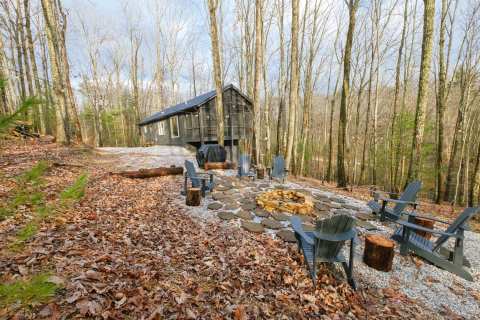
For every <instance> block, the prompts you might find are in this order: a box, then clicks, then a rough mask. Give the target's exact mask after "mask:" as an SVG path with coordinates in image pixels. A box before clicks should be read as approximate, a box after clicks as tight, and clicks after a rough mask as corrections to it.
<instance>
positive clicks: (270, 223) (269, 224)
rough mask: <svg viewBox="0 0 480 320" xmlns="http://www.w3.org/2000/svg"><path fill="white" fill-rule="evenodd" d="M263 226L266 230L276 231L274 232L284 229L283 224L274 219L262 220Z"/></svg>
mask: <svg viewBox="0 0 480 320" xmlns="http://www.w3.org/2000/svg"><path fill="white" fill-rule="evenodd" d="M262 225H263V226H264V227H265V228H268V229H274V230H276V229H281V228H283V224H281V223H280V222H278V221H276V220H272V219H263V220H262Z"/></svg>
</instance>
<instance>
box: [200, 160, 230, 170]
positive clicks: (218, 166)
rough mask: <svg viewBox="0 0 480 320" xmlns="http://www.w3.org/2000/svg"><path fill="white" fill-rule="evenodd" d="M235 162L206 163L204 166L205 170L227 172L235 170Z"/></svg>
mask: <svg viewBox="0 0 480 320" xmlns="http://www.w3.org/2000/svg"><path fill="white" fill-rule="evenodd" d="M235 167H236V165H235V162H229V161H225V162H206V163H205V165H204V168H205V170H226V169H235Z"/></svg>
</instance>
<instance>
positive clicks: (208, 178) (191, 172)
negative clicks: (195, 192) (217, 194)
mask: <svg viewBox="0 0 480 320" xmlns="http://www.w3.org/2000/svg"><path fill="white" fill-rule="evenodd" d="M185 169H186V172H185V181H184V184H183V192H182V194H183V195H186V194H187V188H188V179H190V181H191V184H192V188H200V189H201V192H202V197H205V193H206V192H207V191H212V190H213V187H214V186H215V183H214V181H213V173H210V172H208V173H201V172H197V170H195V165H194V164H193V162H192V161H189V160H185Z"/></svg>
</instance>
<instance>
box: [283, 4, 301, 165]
mask: <svg viewBox="0 0 480 320" xmlns="http://www.w3.org/2000/svg"><path fill="white" fill-rule="evenodd" d="M298 1H299V0H292V31H291V47H290V97H289V100H290V108H289V109H288V136H287V150H286V155H285V166H286V168H287V169H289V168H290V165H291V161H292V151H293V143H294V138H295V122H296V118H297V117H296V116H297V105H298V75H299V70H298Z"/></svg>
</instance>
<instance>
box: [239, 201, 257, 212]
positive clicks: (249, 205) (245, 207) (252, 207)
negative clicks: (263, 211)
mask: <svg viewBox="0 0 480 320" xmlns="http://www.w3.org/2000/svg"><path fill="white" fill-rule="evenodd" d="M256 207H257V204H256V203H254V202H251V203H245V204H244V205H242V209H243V210H246V211H251V210H255V208H256Z"/></svg>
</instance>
